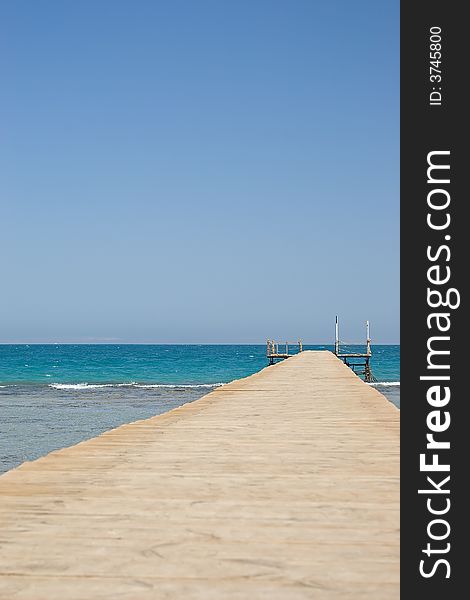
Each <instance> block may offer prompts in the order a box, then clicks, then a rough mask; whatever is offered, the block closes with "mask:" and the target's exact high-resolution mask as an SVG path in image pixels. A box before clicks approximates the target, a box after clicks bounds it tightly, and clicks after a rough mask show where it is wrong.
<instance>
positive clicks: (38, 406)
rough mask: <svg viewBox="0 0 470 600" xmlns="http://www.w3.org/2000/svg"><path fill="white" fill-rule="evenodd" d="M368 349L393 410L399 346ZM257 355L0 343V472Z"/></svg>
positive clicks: (252, 349)
mask: <svg viewBox="0 0 470 600" xmlns="http://www.w3.org/2000/svg"><path fill="white" fill-rule="evenodd" d="M304 348H305V349H312V350H319V349H321V350H325V349H328V350H332V346H304ZM343 349H344V347H343ZM348 350H350V351H356V352H357V351H359V350H362V348H361V347H358V346H348ZM372 351H373V357H372V362H371V365H372V371H373V373H374V376H375V377H376V379H377V380H378V383H377V384H374V385H376V386H377V389H379V390H380V391H381V392H382V393H383V394H384V395H385V396H386V397H387V398H388V399H389V400H390V401H391V402H393V403H394V404H395V405H396V406H398V407H399V406H400V387H399V385H400V384H399V380H400V346H379V345H377V346H373V347H372ZM265 354H266V346H265V345H135V344H132V345H83V344H80V345H72V344H70V345H69V344H60V345H53V344H45V345H0V472H2V471H6V470H8V469H11V468H13V467H15V466H17V465H19V464H20V463H22V462H24V461H25V460H33V459H35V458H38V457H40V456H43V455H44V454H47V453H48V452H50V451H52V450H55V449H58V448H63V447H65V446H70V445H72V444H75V443H77V442H80V441H82V440H84V439H88V438H90V437H94V436H96V435H98V434H99V433H101V432H103V431H105V430H107V429H111V428H113V427H117V426H118V425H121V424H122V423H127V422H131V421H135V420H138V419H143V418H147V417H150V416H152V415H156V414H160V413H163V412H166V411H168V410H171V409H172V408H174V407H176V406H180V405H181V404H184V403H186V402H190V401H192V400H195V399H197V398H200V397H201V396H202V395H204V394H206V393H207V392H209V391H210V390H211V389H213V388H214V387H215V386H217V385H221V384H223V383H227V382H229V381H233V380H234V379H238V378H240V377H246V376H247V375H251V374H252V373H255V372H256V371H259V370H260V369H262V368H263V367H265V366H266V365H267V361H266V355H265Z"/></svg>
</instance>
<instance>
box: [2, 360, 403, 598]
mask: <svg viewBox="0 0 470 600" xmlns="http://www.w3.org/2000/svg"><path fill="white" fill-rule="evenodd" d="M398 527H399V411H398V410H397V409H396V408H395V407H394V406H392V405H391V404H390V403H389V402H388V401H387V400H386V399H385V398H384V397H383V396H382V395H381V394H379V393H378V392H377V391H376V390H375V389H373V388H372V387H370V386H368V385H366V384H365V383H363V382H362V381H361V380H360V379H359V378H358V377H357V376H356V375H354V373H353V372H352V371H351V370H350V369H349V368H348V367H347V366H345V365H344V364H343V363H342V362H341V361H340V360H338V359H337V358H336V357H335V356H334V355H333V354H332V353H330V352H326V351H323V352H312V351H304V352H302V353H301V354H298V355H296V356H294V357H292V358H289V359H287V360H285V361H284V362H281V363H279V364H276V365H275V366H271V367H267V368H266V369H264V370H263V371H261V372H260V373H257V374H255V375H253V376H251V377H248V378H246V379H242V380H239V381H235V382H233V383H231V384H229V385H226V386H224V387H221V388H219V389H216V390H215V391H214V392H212V393H210V394H208V395H207V396H204V397H203V398H201V399H200V400H197V401H195V402H193V403H191V404H187V405H185V406H183V407H180V408H177V409H175V410H173V411H171V412H169V413H167V414H164V415H160V416H157V417H153V418H151V419H147V420H144V421H138V422H136V423H132V424H129V425H123V426H122V427H119V428H118V429H115V430H112V431H109V432H107V433H105V434H103V435H101V436H99V437H97V438H94V439H92V440H89V441H86V442H82V443H81V444H78V445H76V446H73V447H71V448H68V449H65V450H60V451H57V452H53V453H51V454H49V455H48V456H46V457H44V458H42V459H39V460H37V461H35V462H31V463H25V464H24V465H22V466H21V467H20V468H18V469H15V470H13V471H10V472H8V473H6V474H5V475H3V476H1V477H0V598H2V599H6V600H7V599H8V600H9V599H10V598H15V599H18V600H23V599H31V600H46V599H47V600H84V599H87V600H97V599H100V600H102V599H112V600H115V599H118V598H119V599H126V600H127V599H129V600H140V599H142V600H147V599H149V600H150V599H152V600H155V599H157V600H158V599H160V598H162V599H163V598H165V599H167V598H168V599H175V600H181V599H183V598H184V600H193V599H200V600H211V599H213V600H225V599H237V600H245V599H246V600H256V599H263V600H264V599H266V600H268V599H269V600H273V599H279V600H300V599H305V598H314V599H319V600H330V599H344V600H346V599H348V600H351V599H357V600H364V599H371V600H372V599H373V600H382V599H393V600H397V599H398V597H399V589H398V578H399V533H398Z"/></svg>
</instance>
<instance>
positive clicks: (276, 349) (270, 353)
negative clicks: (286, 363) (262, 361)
mask: <svg viewBox="0 0 470 600" xmlns="http://www.w3.org/2000/svg"><path fill="white" fill-rule="evenodd" d="M302 350H303V347H302V340H297V342H276V341H275V340H268V341H267V343H266V357H267V359H268V361H269V364H270V365H272V364H274V363H275V362H276V361H277V360H283V359H285V358H289V356H293V355H294V354H298V353H299V352H302Z"/></svg>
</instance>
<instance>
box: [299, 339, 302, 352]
mask: <svg viewBox="0 0 470 600" xmlns="http://www.w3.org/2000/svg"><path fill="white" fill-rule="evenodd" d="M299 352H302V340H299Z"/></svg>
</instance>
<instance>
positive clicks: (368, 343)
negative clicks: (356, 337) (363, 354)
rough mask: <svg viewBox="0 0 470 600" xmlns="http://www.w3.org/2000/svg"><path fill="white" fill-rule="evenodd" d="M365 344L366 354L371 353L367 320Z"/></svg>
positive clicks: (367, 322)
mask: <svg viewBox="0 0 470 600" xmlns="http://www.w3.org/2000/svg"><path fill="white" fill-rule="evenodd" d="M366 336H367V337H366V346H367V354H372V353H371V350H370V327H369V321H366Z"/></svg>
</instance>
